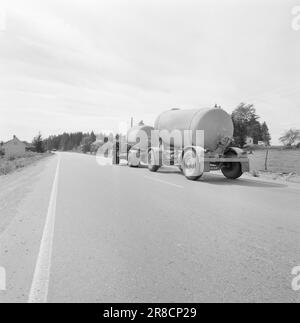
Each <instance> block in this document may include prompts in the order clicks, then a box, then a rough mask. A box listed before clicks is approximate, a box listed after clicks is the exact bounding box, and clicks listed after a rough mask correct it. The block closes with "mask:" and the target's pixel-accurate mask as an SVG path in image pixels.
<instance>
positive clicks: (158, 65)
mask: <svg viewBox="0 0 300 323" xmlns="http://www.w3.org/2000/svg"><path fill="white" fill-rule="evenodd" d="M297 4H298V5H299V6H300V1H299V0H298V1H297V0H296V1H294V0H259V1H258V0H251V1H250V0H220V1H216V0H210V1H208V0H202V1H201V0H194V1H192V0H159V1H158V0H118V1H116V0H9V1H6V0H0V140H4V141H5V140H8V139H10V138H11V137H12V135H13V134H16V135H17V136H18V137H20V138H21V139H23V140H31V139H32V137H33V136H34V135H35V134H36V133H37V132H38V131H41V132H42V134H43V135H44V136H48V135H50V134H56V133H61V132H63V131H77V130H82V131H91V130H94V131H96V132H98V131H100V130H103V129H104V130H114V129H116V128H117V127H118V124H119V122H129V120H130V117H131V116H133V117H134V118H135V120H137V121H139V120H141V119H143V120H144V121H145V122H147V123H153V122H154V119H155V117H156V116H157V115H158V114H159V113H160V112H161V111H163V110H166V109H169V108H170V107H181V108H191V107H210V106H211V107H213V106H214V105H215V103H218V104H220V105H222V107H223V108H224V109H225V110H227V111H228V112H231V111H232V110H233V109H234V108H235V107H236V106H237V104H239V103H240V102H241V101H245V102H249V103H254V104H255V106H256V109H257V112H258V114H259V115H260V116H261V117H262V120H266V121H267V123H268V124H269V127H270V130H271V134H272V137H273V142H274V143H277V140H278V137H279V136H280V135H281V133H282V132H283V131H284V130H285V129H288V128H290V127H298V128H300V91H299V89H300V61H299V57H300V30H299V31H297V30H295V29H293V28H292V20H293V18H294V19H295V16H293V13H292V12H293V11H292V10H293V7H295V6H296V5H297ZM294 10H295V9H294ZM295 12H297V9H296V10H295V11H294V14H297V13H295ZM299 14H300V10H299Z"/></svg>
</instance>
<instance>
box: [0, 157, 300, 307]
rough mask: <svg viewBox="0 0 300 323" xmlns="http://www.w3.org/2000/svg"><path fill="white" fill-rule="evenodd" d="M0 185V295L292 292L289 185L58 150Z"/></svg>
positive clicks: (299, 239)
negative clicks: (2, 285) (102, 160)
mask: <svg viewBox="0 0 300 323" xmlns="http://www.w3.org/2000/svg"><path fill="white" fill-rule="evenodd" d="M59 160H60V162H59ZM58 162H59V164H58ZM55 174H56V180H55V181H54V178H55ZM0 188H1V193H0V208H1V209H0V245H1V250H0V251H1V252H0V257H1V258H0V266H1V267H2V268H5V270H6V291H0V302H11V301H13V302H28V301H37V300H42V299H43V297H44V298H45V299H44V300H46V301H48V302H243V301H246V302H299V300H300V292H295V291H293V290H292V287H291V283H292V279H293V276H292V274H291V272H292V268H293V267H295V266H299V265H300V216H299V209H300V200H299V193H300V186H299V185H296V184H294V185H292V184H285V183H275V182H273V183H271V182H264V181H261V180H254V179H252V180H250V179H243V178H242V179H240V180H237V181H230V180H227V179H225V178H223V177H222V176H219V175H215V174H207V175H205V176H204V178H203V179H201V180H200V181H198V182H190V181H187V180H186V179H185V178H184V177H183V176H182V175H181V174H180V173H179V172H178V171H177V169H175V168H172V169H163V170H161V171H160V172H158V173H150V172H149V171H148V170H147V169H145V168H141V169H131V168H128V167H125V166H99V165H98V164H97V162H96V159H95V157H93V156H89V155H81V154H72V153H60V154H57V155H56V156H54V157H50V158H48V159H47V160H44V161H42V162H40V163H39V164H37V165H35V166H31V167H28V169H25V170H23V171H22V172H19V173H15V174H12V175H9V176H7V177H3V178H1V179H0Z"/></svg>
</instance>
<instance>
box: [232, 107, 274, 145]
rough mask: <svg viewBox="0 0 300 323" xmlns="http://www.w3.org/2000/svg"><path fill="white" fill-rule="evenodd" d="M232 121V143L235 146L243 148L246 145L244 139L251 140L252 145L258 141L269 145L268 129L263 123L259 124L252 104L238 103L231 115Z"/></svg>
mask: <svg viewBox="0 0 300 323" xmlns="http://www.w3.org/2000/svg"><path fill="white" fill-rule="evenodd" d="M232 121H233V125H234V134H233V137H234V141H235V144H236V145H237V146H239V147H241V148H243V147H244V146H245V144H246V138H247V137H251V138H253V142H254V144H258V142H259V141H265V142H266V143H267V144H270V141H271V136H270V134H269V129H268V126H267V124H266V122H264V123H263V124H261V123H260V122H259V116H258V115H257V114H256V110H255V108H254V105H253V104H246V103H240V104H239V105H238V107H237V108H236V109H235V110H234V111H233V113H232Z"/></svg>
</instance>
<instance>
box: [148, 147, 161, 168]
mask: <svg viewBox="0 0 300 323" xmlns="http://www.w3.org/2000/svg"><path fill="white" fill-rule="evenodd" d="M155 160H156V159H155V152H154V150H153V149H151V150H150V151H149V153H148V169H149V170H150V172H157V171H158V170H159V168H160V166H159V165H156V163H155Z"/></svg>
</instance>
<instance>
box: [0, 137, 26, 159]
mask: <svg viewBox="0 0 300 323" xmlns="http://www.w3.org/2000/svg"><path fill="white" fill-rule="evenodd" d="M2 149H3V151H4V155H5V156H6V157H20V156H23V155H24V154H25V152H26V144H25V143H24V142H22V141H21V140H19V139H18V138H17V137H16V136H14V137H13V139H12V140H10V141H7V142H5V143H4V144H3V145H2Z"/></svg>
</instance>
